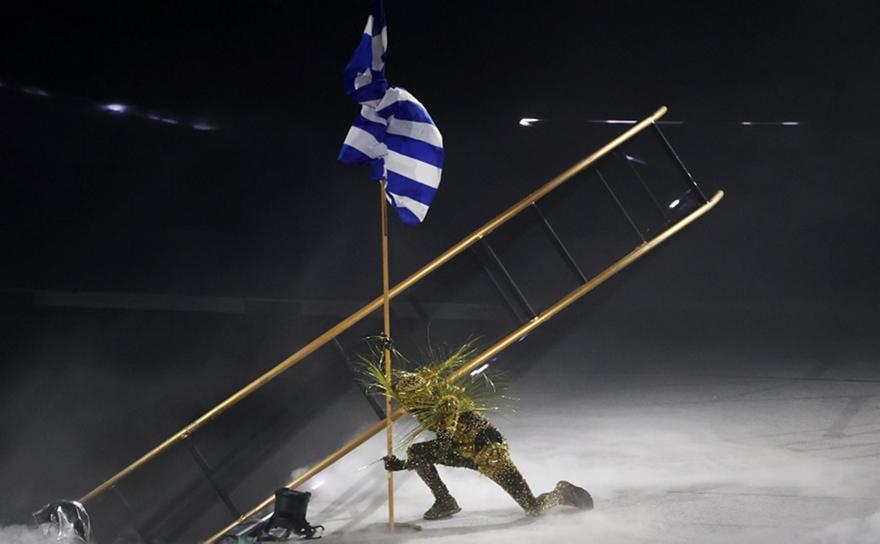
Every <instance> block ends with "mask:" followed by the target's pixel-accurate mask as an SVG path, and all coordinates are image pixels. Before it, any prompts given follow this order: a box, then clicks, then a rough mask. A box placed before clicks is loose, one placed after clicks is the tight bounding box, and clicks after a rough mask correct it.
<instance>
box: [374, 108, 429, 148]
mask: <svg viewBox="0 0 880 544" xmlns="http://www.w3.org/2000/svg"><path fill="white" fill-rule="evenodd" d="M361 115H363V114H361ZM364 117H366V116H364ZM376 117H378V118H379V119H381V117H379V116H378V115H377V116H376ZM371 120H372V119H371ZM388 133H389V134H397V135H398V136H406V137H407V138H412V139H414V140H421V141H423V142H425V143H428V144H431V145H434V146H437V147H440V148H442V147H443V136H441V135H440V131H439V130H438V129H437V127H436V126H434V125H432V124H431V123H420V122H418V121H405V120H403V119H394V122H392V123H391V124H389V125H388Z"/></svg>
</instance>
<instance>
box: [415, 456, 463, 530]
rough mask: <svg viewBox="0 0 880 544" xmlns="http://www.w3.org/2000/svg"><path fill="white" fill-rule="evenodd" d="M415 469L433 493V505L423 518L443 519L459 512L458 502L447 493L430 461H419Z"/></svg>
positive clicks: (447, 490)
mask: <svg viewBox="0 0 880 544" xmlns="http://www.w3.org/2000/svg"><path fill="white" fill-rule="evenodd" d="M415 471H416V474H418V475H419V477H420V478H421V479H422V481H424V482H425V485H427V486H428V489H430V490H431V493H432V494H433V495H434V505H433V506H431V508H428V510H427V511H426V512H425V515H424V518H425V519H444V518H448V517H451V516H452V515H453V514H456V513H458V512H461V507H459V506H458V502H456V500H455V499H454V498H453V497H452V495H451V494H450V493H449V489H448V488H447V487H446V484H444V483H443V480H441V479H440V474H438V473H437V467H435V466H434V465H432V464H430V463H420V464H419V465H418V467H417V468H416V469H415Z"/></svg>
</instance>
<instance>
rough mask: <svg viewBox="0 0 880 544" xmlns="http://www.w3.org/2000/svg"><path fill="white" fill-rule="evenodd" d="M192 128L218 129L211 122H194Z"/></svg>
mask: <svg viewBox="0 0 880 544" xmlns="http://www.w3.org/2000/svg"><path fill="white" fill-rule="evenodd" d="M192 128H194V129H195V130H217V127H215V126H214V125H212V124H211V123H193V125H192Z"/></svg>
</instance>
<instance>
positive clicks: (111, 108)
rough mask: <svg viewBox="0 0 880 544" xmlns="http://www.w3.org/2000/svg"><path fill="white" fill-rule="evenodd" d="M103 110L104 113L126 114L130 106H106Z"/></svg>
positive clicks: (102, 107)
mask: <svg viewBox="0 0 880 544" xmlns="http://www.w3.org/2000/svg"><path fill="white" fill-rule="evenodd" d="M101 109H102V110H104V111H111V112H113V113H125V112H126V111H128V106H126V105H125V104H104V105H103V106H101Z"/></svg>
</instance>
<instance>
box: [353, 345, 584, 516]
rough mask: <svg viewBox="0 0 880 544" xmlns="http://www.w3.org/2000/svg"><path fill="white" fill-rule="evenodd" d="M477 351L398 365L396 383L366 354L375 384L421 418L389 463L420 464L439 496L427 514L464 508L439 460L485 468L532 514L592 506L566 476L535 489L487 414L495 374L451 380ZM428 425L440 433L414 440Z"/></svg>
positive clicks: (388, 465)
mask: <svg viewBox="0 0 880 544" xmlns="http://www.w3.org/2000/svg"><path fill="white" fill-rule="evenodd" d="M472 354H473V348H472V347H471V344H465V345H464V346H462V347H461V348H459V349H458V350H457V351H456V352H454V353H453V354H451V355H449V356H447V357H444V358H442V359H441V360H439V361H434V362H431V363H429V364H426V365H423V366H422V367H421V368H420V369H419V370H417V371H415V372H407V371H403V370H395V371H394V372H393V376H392V383H391V384H388V383H387V379H386V378H385V376H384V373H383V372H382V369H381V366H380V365H379V364H377V363H375V362H369V360H367V359H365V360H364V361H365V362H367V363H368V364H366V365H365V366H364V368H365V370H366V375H367V377H368V384H369V385H370V386H371V387H372V389H373V390H374V391H377V392H381V393H382V394H386V393H390V394H391V396H392V397H393V398H394V399H395V400H397V402H399V403H400V404H401V405H403V406H404V407H405V408H406V409H407V410H408V411H409V412H410V413H411V414H412V415H413V416H414V417H415V418H416V421H417V422H418V427H417V428H416V429H415V430H414V431H412V432H411V433H409V435H407V438H408V439H407V438H405V439H404V442H410V443H411V445H410V446H409V447H408V448H407V450H406V452H407V458H406V459H399V458H397V457H396V456H390V457H385V458H383V459H384V462H385V469H386V470H393V471H398V470H414V471H416V473H417V474H418V475H419V477H421V479H422V480H423V481H424V482H425V484H426V485H427V486H428V488H429V489H430V490H431V493H433V495H434V499H435V500H434V505H433V506H431V508H429V509H428V511H427V512H425V515H424V517H425V519H442V518H448V517H450V516H452V515H453V514H455V513H457V512H459V511H461V508H460V507H459V506H458V502H456V500H455V498H453V497H452V495H451V494H450V493H449V489H448V488H447V487H446V485H445V484H444V483H443V481H442V480H441V479H440V475H439V474H438V473H437V468H436V466H435V465H438V464H439V465H446V466H451V467H463V468H469V469H472V470H477V471H479V472H480V473H481V474H483V475H485V476H486V477H488V478H489V479H491V480H492V481H494V482H495V483H497V484H498V485H500V486H501V487H502V489H504V490H505V491H506V492H507V493H508V494H509V495H510V496H511V497H512V498H513V500H515V501H516V502H517V504H519V505H520V506H521V507H522V509H523V510H525V512H526V513H527V514H529V515H531V516H539V515H541V514H543V513H544V512H546V511H547V510H548V509H550V508H552V507H554V506H557V505H560V504H562V505H567V506H573V507H575V508H580V509H583V510H589V509H591V508H592V507H593V499H592V497H591V496H590V494H589V493H588V492H587V491H586V490H585V489H582V488H580V487H578V486H576V485H573V484H571V483H569V482H566V481H560V482H559V483H557V484H556V487H555V488H554V489H553V490H552V491H549V492H547V493H542V494H540V495H538V496H535V495H534V494H533V493H532V490H531V489H530V488H529V484H528V483H527V482H526V480H525V478H523V476H522V474H521V473H520V472H519V470H518V469H517V468H516V465H515V464H514V463H513V461H512V460H511V458H510V452H509V450H508V446H507V441H506V440H505V439H504V437H503V436H502V435H501V433H500V432H498V429H496V428H495V427H494V426H493V425H492V423H490V422H489V420H488V419H487V418H486V417H485V416H484V415H483V412H485V411H487V410H490V409H493V407H491V406H490V405H489V402H488V400H487V399H488V398H489V397H491V394H489V395H487V394H486V393H487V391H488V392H492V391H494V384H493V382H492V381H491V380H490V378H488V377H487V376H485V375H483V374H481V376H480V378H482V379H480V378H478V379H473V378H466V379H465V380H464V383H463V384H458V385H457V384H452V383H450V382H449V381H448V380H447V377H448V376H449V375H450V374H452V373H453V372H454V371H455V370H457V369H458V368H461V367H462V366H463V365H464V364H465V363H466V362H467V360H468V359H469V357H470V356H471V355H472ZM398 355H399V354H398ZM487 384H488V385H489V387H486V385H487ZM426 430H427V431H432V432H434V434H435V435H436V438H435V439H434V440H428V441H426V442H418V443H412V442H413V441H414V439H415V438H416V437H417V436H418V435H419V434H421V433H422V432H423V431H426Z"/></svg>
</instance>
